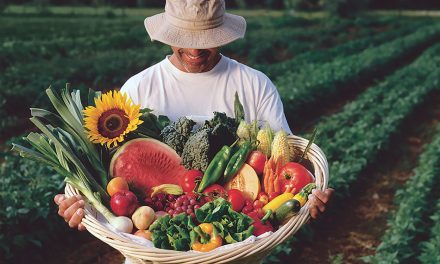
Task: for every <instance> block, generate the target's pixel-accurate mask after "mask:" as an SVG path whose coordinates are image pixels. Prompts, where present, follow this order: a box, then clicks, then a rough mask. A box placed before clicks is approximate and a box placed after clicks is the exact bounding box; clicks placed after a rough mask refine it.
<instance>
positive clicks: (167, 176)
mask: <svg viewBox="0 0 440 264" xmlns="http://www.w3.org/2000/svg"><path fill="white" fill-rule="evenodd" d="M109 171H110V176H111V177H122V178H124V179H125V180H126V181H127V182H129V183H131V184H132V185H133V186H134V187H135V188H136V189H138V190H141V191H148V190H150V189H151V187H154V186H158V185H161V184H165V183H171V184H179V179H180V178H181V177H182V175H183V174H184V173H185V172H186V170H185V168H184V167H183V166H182V165H181V158H180V156H179V155H178V154H177V153H176V151H175V150H174V149H172V148H171V147H169V146H168V145H166V144H165V143H162V142H160V141H158V140H155V139H151V138H138V139H133V140H130V141H128V142H127V143H125V144H124V145H123V146H122V147H121V148H119V149H118V151H116V153H115V155H113V157H112V160H111V162H110V170H109Z"/></svg>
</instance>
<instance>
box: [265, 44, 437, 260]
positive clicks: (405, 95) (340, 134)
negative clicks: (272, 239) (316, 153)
mask: <svg viewBox="0 0 440 264" xmlns="http://www.w3.org/2000/svg"><path fill="white" fill-rule="evenodd" d="M439 74H440V45H436V46H434V47H432V48H430V49H428V50H427V51H425V52H424V53H423V55H422V56H420V58H418V59H417V60H416V61H415V62H413V63H412V64H410V65H409V66H406V67H405V68H402V69H400V70H399V71H397V72H395V73H394V74H393V75H391V76H389V77H388V78H386V80H384V81H383V82H382V83H380V84H379V85H377V86H374V87H370V88H369V89H368V90H367V91H365V92H364V93H362V94H361V95H360V96H359V97H358V98H357V99H356V100H355V101H353V102H351V103H349V104H347V105H346V106H345V107H344V109H343V110H342V111H341V112H340V113H337V114H334V115H332V116H329V117H327V118H325V119H323V120H322V121H321V122H320V123H319V124H318V125H317V129H318V131H319V133H318V137H317V140H316V143H317V144H318V145H319V146H321V148H322V149H323V151H324V153H325V154H326V155H327V159H328V160H329V163H330V164H331V165H330V183H329V185H330V186H331V187H333V188H335V189H336V190H337V192H336V195H338V197H337V198H341V197H347V196H349V194H350V193H349V191H350V186H351V185H352V184H353V183H354V182H355V181H356V180H357V179H358V177H359V175H360V173H361V172H362V171H363V169H365V168H366V166H367V164H369V163H370V162H371V161H372V160H374V159H375V158H377V154H378V153H379V151H380V150H381V149H382V148H383V147H384V146H386V144H387V143H388V142H389V139H390V137H391V135H392V134H393V133H394V132H395V131H396V130H397V129H398V128H399V125H400V124H401V123H402V121H403V119H404V118H405V117H407V116H408V115H409V114H410V113H411V111H412V109H414V107H415V106H416V105H418V104H420V103H421V102H422V101H423V100H424V98H425V97H426V96H427V94H429V92H430V91H432V90H434V89H438V88H440V87H439V79H438V75H439ZM305 137H306V138H307V137H308V136H305ZM292 241H295V240H294V239H292V240H291V242H289V243H283V244H281V245H279V246H278V249H277V252H289V250H290V248H291V247H292V245H291V243H292ZM275 254H276V253H274V254H272V255H271V256H269V259H271V260H273V261H275V260H277V256H276V255H275Z"/></svg>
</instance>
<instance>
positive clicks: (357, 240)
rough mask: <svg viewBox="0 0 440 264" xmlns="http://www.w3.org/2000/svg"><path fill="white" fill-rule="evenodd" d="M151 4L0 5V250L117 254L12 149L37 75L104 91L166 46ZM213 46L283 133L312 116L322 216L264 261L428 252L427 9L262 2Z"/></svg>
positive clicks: (37, 94) (428, 258)
mask: <svg viewBox="0 0 440 264" xmlns="http://www.w3.org/2000/svg"><path fill="white" fill-rule="evenodd" d="M156 12H157V10H144V9H141V10H136V9H133V10H131V9H126V10H123V11H121V10H119V11H118V12H116V11H115V12H111V13H110V12H107V11H106V10H105V9H100V10H98V11H97V10H96V9H74V8H61V9H59V10H56V9H55V10H53V11H52V12H51V13H50V14H49V15H41V14H38V13H34V12H33V11H32V9H30V8H29V7H28V8H27V9H26V8H22V7H18V6H15V7H14V6H13V7H9V8H8V9H7V10H6V12H5V13H4V15H2V16H1V17H0V38H1V42H0V43H1V45H0V70H1V74H0V87H1V88H0V132H1V133H0V135H1V136H0V144H1V147H0V148H1V153H0V154H1V156H0V158H1V167H0V231H1V232H0V263H3V262H2V260H4V261H5V263H27V262H29V261H30V260H32V263H121V262H122V259H123V258H122V256H121V255H120V254H119V253H118V252H116V251H115V250H113V249H111V248H110V247H108V246H107V245H105V244H104V243H102V242H100V241H99V240H97V239H95V238H94V237H92V236H91V235H89V234H88V233H87V232H82V233H80V232H77V231H74V230H69V228H68V226H67V225H66V223H64V221H62V220H61V219H60V217H58V216H57V213H56V208H55V206H54V204H53V201H52V199H53V196H54V194H55V193H58V192H62V190H63V185H64V184H63V179H62V178H61V177H60V176H59V175H57V174H55V173H54V172H53V171H51V170H49V169H48V168H44V167H41V166H39V165H38V164H35V163H34V162H31V161H27V160H22V159H20V158H17V157H16V156H15V155H14V154H13V153H11V152H10V151H9V149H10V143H11V142H12V141H17V140H20V137H21V136H23V135H25V134H26V132H28V131H29V130H31V129H32V126H31V124H30V122H29V121H28V120H27V118H28V117H29V114H30V113H29V107H31V106H32V107H42V108H46V107H48V105H49V102H48V101H47V99H46V96H45V92H44V91H45V89H46V88H47V87H48V86H49V85H51V86H52V87H55V88H57V89H59V88H62V87H63V86H65V84H66V83H70V84H71V86H72V88H75V89H81V90H83V91H86V90H87V89H88V88H93V89H96V90H102V91H106V90H109V89H114V88H117V87H120V86H121V85H122V84H123V83H124V82H125V81H126V80H127V79H128V78H129V77H130V76H132V75H134V74H136V73H138V72H139V71H141V70H143V69H145V68H146V67H148V66H150V65H153V64H154V63H157V62H159V61H160V60H162V59H163V58H164V57H165V56H166V55H167V54H170V52H171V50H170V49H169V48H168V47H167V46H164V45H162V44H160V43H155V42H150V40H149V39H148V36H147V33H146V32H145V29H144V27H143V19H144V18H145V16H148V15H150V14H152V13H156ZM233 13H236V14H241V15H243V16H245V17H246V19H247V23H248V29H247V33H246V37H245V39H243V40H239V41H236V42H234V43H232V44H230V45H227V46H225V47H223V48H222V53H223V54H224V55H226V56H229V57H232V58H234V59H236V60H238V61H240V62H243V63H245V64H247V65H249V66H251V67H254V68H256V69H258V70H260V71H262V72H264V73H266V74H267V75H268V76H269V77H270V78H271V79H272V81H273V82H274V83H275V84H276V86H277V88H278V90H279V92H280V94H281V96H282V100H283V103H284V107H285V111H286V115H287V117H288V120H289V124H290V126H291V128H292V131H293V132H294V133H295V134H298V135H302V136H304V137H308V136H309V133H310V131H311V130H312V129H313V128H315V127H316V128H318V131H319V134H318V138H317V144H318V145H319V146H321V148H322V149H323V150H324V152H325V153H326V154H327V158H328V161H329V164H330V166H331V168H330V175H331V179H330V186H332V187H333V188H335V189H336V194H337V195H336V197H335V199H333V202H332V204H331V205H330V208H329V209H328V211H327V212H326V214H325V215H324V217H323V218H322V219H320V220H318V221H312V222H311V223H310V225H307V226H306V227H305V228H304V229H303V230H302V231H301V232H300V233H299V234H298V235H296V236H295V237H294V238H293V239H291V240H289V241H288V243H285V244H283V245H282V246H280V247H279V248H277V249H276V250H275V251H274V253H273V254H272V255H271V256H269V257H268V258H267V259H266V262H267V263H277V262H280V261H283V262H285V263H293V261H295V262H304V263H362V262H363V261H370V262H374V263H440V254H439V253H438V252H440V244H439V241H440V240H439V237H440V229H439V227H440V218H439V213H438V209H439V204H440V192H439V191H440V190H439V188H438V183H439V176H440V125H439V123H440V45H439V44H438V43H440V41H439V40H440V17H439V16H438V14H437V13H435V12H418V13H408V14H405V13H399V14H398V15H396V14H394V13H392V12H389V13H387V12H375V13H370V14H365V15H363V16H360V17H357V18H355V19H350V20H349V19H335V18H328V17H327V16H326V15H325V14H322V13H312V14H307V13H295V14H290V13H286V12H282V11H271V12H265V11H264V10H252V11H245V12H243V11H240V10H234V11H233Z"/></svg>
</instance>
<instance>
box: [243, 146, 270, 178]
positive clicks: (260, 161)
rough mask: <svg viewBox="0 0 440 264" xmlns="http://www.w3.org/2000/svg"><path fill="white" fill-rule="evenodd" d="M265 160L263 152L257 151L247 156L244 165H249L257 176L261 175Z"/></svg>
mask: <svg viewBox="0 0 440 264" xmlns="http://www.w3.org/2000/svg"><path fill="white" fill-rule="evenodd" d="M266 159H267V157H266V155H264V153H263V152H261V151H259V150H254V151H252V152H251V153H250V154H249V157H248V158H247V161H246V163H247V164H249V165H250V166H251V167H252V169H254V170H255V172H256V173H257V174H258V175H261V174H263V170H264V164H265V163H266Z"/></svg>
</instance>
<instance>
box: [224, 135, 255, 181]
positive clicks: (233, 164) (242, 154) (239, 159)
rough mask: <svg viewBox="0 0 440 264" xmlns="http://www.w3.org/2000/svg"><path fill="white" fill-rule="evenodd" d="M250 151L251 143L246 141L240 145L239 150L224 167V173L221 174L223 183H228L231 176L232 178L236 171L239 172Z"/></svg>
mask: <svg viewBox="0 0 440 264" xmlns="http://www.w3.org/2000/svg"><path fill="white" fill-rule="evenodd" d="M251 150H252V143H251V141H249V140H248V141H246V142H244V143H243V145H241V147H240V149H239V150H238V151H237V152H235V153H234V155H232V157H231V159H230V160H229V162H228V165H227V166H226V169H225V172H224V173H223V177H224V181H225V182H228V181H229V180H230V179H231V177H232V176H234V175H235V174H236V173H237V172H238V170H240V168H241V166H243V164H244V162H245V161H246V159H247V157H248V156H249V153H250V152H251Z"/></svg>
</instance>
